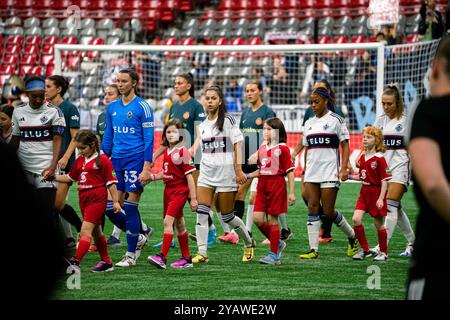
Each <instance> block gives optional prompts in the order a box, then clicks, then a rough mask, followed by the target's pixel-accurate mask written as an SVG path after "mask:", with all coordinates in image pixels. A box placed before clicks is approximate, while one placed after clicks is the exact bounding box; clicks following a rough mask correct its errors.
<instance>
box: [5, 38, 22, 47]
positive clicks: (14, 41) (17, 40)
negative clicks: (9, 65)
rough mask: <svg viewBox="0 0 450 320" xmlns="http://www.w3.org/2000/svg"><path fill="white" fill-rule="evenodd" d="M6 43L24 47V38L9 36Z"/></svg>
mask: <svg viewBox="0 0 450 320" xmlns="http://www.w3.org/2000/svg"><path fill="white" fill-rule="evenodd" d="M6 43H7V44H18V45H22V43H23V37H22V36H9V37H8V39H7V40H6Z"/></svg>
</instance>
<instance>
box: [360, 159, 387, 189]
mask: <svg viewBox="0 0 450 320" xmlns="http://www.w3.org/2000/svg"><path fill="white" fill-rule="evenodd" d="M391 177H392V175H391V173H390V172H388V166H387V163H386V160H385V159H384V156H383V154H382V153H375V154H374V155H373V156H371V157H370V158H366V155H365V154H363V155H362V156H361V162H360V165H359V179H360V180H361V182H362V184H363V185H371V186H381V181H383V180H387V179H390V178H391Z"/></svg>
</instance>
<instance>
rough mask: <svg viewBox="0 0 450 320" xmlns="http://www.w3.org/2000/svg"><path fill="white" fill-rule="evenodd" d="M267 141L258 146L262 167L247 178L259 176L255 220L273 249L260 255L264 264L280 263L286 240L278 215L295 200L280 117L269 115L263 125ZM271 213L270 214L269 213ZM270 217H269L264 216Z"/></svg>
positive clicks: (292, 173)
mask: <svg viewBox="0 0 450 320" xmlns="http://www.w3.org/2000/svg"><path fill="white" fill-rule="evenodd" d="M263 136H264V141H265V142H266V143H265V144H263V145H262V146H261V147H260V148H259V150H258V167H259V170H258V171H255V172H252V173H250V174H246V176H247V179H249V178H254V177H259V181H258V187H257V189H256V200H255V207H254V214H253V222H254V223H255V224H256V225H257V227H258V228H259V230H260V231H261V232H262V233H263V234H264V235H265V236H266V238H267V239H269V240H270V252H269V254H268V255H267V256H265V257H264V258H262V259H260V260H259V262H261V263H264V264H271V265H275V264H280V256H281V252H282V251H283V250H284V248H285V247H286V243H285V242H284V241H283V240H280V228H279V226H278V216H279V215H280V214H283V213H287V205H288V203H289V205H294V204H295V195H294V169H295V165H294V163H293V162H292V160H291V153H290V150H289V147H288V146H287V145H286V140H287V134H286V130H285V128H284V125H283V122H281V120H280V119H278V118H269V119H267V120H266V121H265V122H264V126H263ZM286 175H287V176H288V181H289V195H288V194H287V190H286V181H285V179H284V177H285V176H286ZM266 214H267V215H266ZM265 216H266V217H267V221H265V219H264V217H265Z"/></svg>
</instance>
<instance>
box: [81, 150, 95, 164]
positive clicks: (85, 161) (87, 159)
mask: <svg viewBox="0 0 450 320" xmlns="http://www.w3.org/2000/svg"><path fill="white" fill-rule="evenodd" d="M97 157H98V153H97V152H94V153H93V154H92V156H90V157H89V158H86V157H85V158H84V159H85V160H84V164H86V163H88V162H89V161H92V160H94V159H95V158H97Z"/></svg>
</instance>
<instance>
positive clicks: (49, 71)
mask: <svg viewBox="0 0 450 320" xmlns="http://www.w3.org/2000/svg"><path fill="white" fill-rule="evenodd" d="M54 71H55V65H54V64H49V65H48V66H47V69H45V76H46V77H50V76H51V75H53V73H54Z"/></svg>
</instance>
